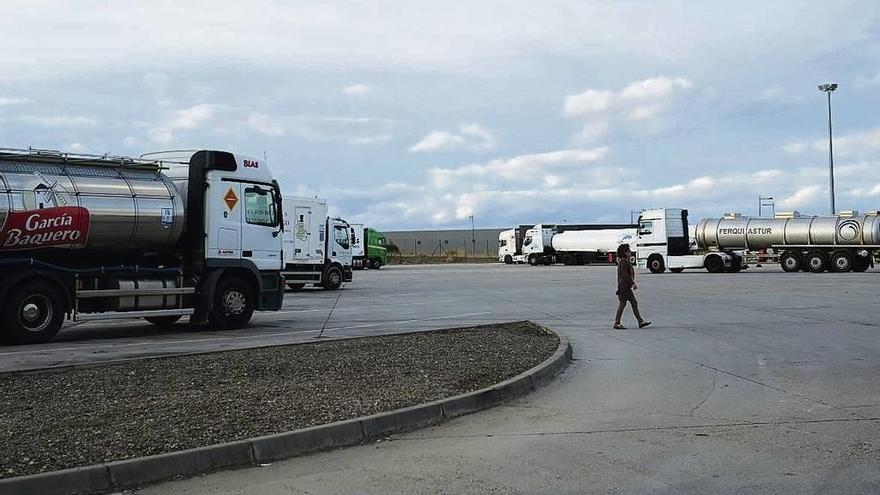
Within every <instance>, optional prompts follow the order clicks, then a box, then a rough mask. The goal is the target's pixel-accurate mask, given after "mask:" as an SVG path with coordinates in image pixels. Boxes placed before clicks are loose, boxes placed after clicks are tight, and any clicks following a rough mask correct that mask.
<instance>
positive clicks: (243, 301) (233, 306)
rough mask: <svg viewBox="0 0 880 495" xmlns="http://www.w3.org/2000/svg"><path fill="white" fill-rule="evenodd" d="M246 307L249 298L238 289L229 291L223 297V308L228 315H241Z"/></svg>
mask: <svg viewBox="0 0 880 495" xmlns="http://www.w3.org/2000/svg"><path fill="white" fill-rule="evenodd" d="M245 306H247V298H245V296H244V294H242V293H241V292H240V291H238V290H236V289H232V290H229V291H227V292H226V294H225V295H224V296H223V307H224V309H225V310H226V314H230V315H240V314H242V313H243V312H244V308H245Z"/></svg>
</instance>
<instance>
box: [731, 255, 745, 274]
mask: <svg viewBox="0 0 880 495" xmlns="http://www.w3.org/2000/svg"><path fill="white" fill-rule="evenodd" d="M732 258H733V259H732V260H731V261H730V268H728V269H727V272H728V273H739V272H741V271H742V269H743V265H742V258H741V257H740V256H739V255H736V254H734V255H733V256H732Z"/></svg>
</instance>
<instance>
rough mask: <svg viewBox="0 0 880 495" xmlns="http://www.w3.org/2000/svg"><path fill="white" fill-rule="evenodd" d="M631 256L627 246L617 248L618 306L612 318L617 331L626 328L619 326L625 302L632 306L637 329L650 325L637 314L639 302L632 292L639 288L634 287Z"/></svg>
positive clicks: (634, 278) (634, 280)
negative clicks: (637, 322) (637, 324)
mask: <svg viewBox="0 0 880 495" xmlns="http://www.w3.org/2000/svg"><path fill="white" fill-rule="evenodd" d="M631 256H632V251H630V249H629V244H621V245H620V246H618V247H617V299H618V300H619V301H620V304H618V306H617V315H616V316H615V317H614V328H616V329H618V330H626V327H625V326H623V325H621V324H620V317H621V316H623V309H624V308H625V307H626V303H627V302H629V304H630V305H631V306H632V311H633V314H634V315H635V316H636V320H638V321H639V328H645V327H646V326H648V325H650V324H651V322H650V321H645V320H643V319H642V315H640V314H639V302H638V301H636V295H635V293H634V292H633V291H634V290H636V289H638V288H639V286H637V285H636V270H635V268H633V266H632V262H630V257H631Z"/></svg>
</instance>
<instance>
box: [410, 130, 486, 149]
mask: <svg viewBox="0 0 880 495" xmlns="http://www.w3.org/2000/svg"><path fill="white" fill-rule="evenodd" d="M494 148H495V136H494V135H493V134H492V132H491V131H489V130H488V129H486V128H484V127H482V126H480V125H479V124H462V125H460V126H459V128H458V133H457V134H455V133H452V132H448V131H432V132H429V133H428V134H426V135H425V136H424V137H422V139H420V140H419V142H417V143H416V144H414V145H412V146H410V147H409V151H411V152H413V153H419V152H426V151H448V150H461V149H470V150H478V151H490V150H492V149H494Z"/></svg>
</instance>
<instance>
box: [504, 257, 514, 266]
mask: <svg viewBox="0 0 880 495" xmlns="http://www.w3.org/2000/svg"><path fill="white" fill-rule="evenodd" d="M504 264H505V265H512V264H513V256H511V255H509V254H506V255H504Z"/></svg>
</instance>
